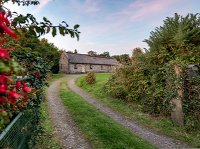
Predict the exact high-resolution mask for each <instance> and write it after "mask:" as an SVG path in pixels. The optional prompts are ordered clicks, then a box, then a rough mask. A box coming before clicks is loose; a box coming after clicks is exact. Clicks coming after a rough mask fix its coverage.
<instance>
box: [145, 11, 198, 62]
mask: <svg viewBox="0 0 200 149" xmlns="http://www.w3.org/2000/svg"><path fill="white" fill-rule="evenodd" d="M199 26H200V14H188V15H187V16H185V17H184V16H180V15H178V14H177V13H175V15H174V17H167V19H166V20H164V25H163V26H160V27H157V28H156V29H155V31H152V32H151V33H150V37H149V39H146V40H145V42H146V43H147V44H148V45H149V47H150V49H149V50H150V52H151V55H154V59H153V61H152V62H153V63H155V64H161V65H162V64H164V63H166V62H168V61H170V60H175V59H180V60H183V61H186V62H187V63H188V64H189V63H198V62H200V57H199V55H200V28H199Z"/></svg>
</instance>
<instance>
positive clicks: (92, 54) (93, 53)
mask: <svg viewBox="0 0 200 149" xmlns="http://www.w3.org/2000/svg"><path fill="white" fill-rule="evenodd" d="M88 55H90V56H97V52H95V51H92V50H91V51H88Z"/></svg>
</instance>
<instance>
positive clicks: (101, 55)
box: [99, 52, 110, 58]
mask: <svg viewBox="0 0 200 149" xmlns="http://www.w3.org/2000/svg"><path fill="white" fill-rule="evenodd" d="M99 56H100V57H106V58H110V53H109V52H103V53H101V54H99Z"/></svg>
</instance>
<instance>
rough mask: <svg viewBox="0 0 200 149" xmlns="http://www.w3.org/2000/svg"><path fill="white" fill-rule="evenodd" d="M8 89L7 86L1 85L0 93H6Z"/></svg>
mask: <svg viewBox="0 0 200 149" xmlns="http://www.w3.org/2000/svg"><path fill="white" fill-rule="evenodd" d="M6 87H7V86H6V85H4V84H1V85H0V93H6V91H7V90H6Z"/></svg>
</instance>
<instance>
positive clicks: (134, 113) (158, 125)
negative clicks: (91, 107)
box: [76, 73, 200, 147]
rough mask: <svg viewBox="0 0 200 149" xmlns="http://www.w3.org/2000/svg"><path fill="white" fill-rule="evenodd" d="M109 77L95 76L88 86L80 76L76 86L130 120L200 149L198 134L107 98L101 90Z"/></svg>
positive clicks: (138, 107) (104, 75)
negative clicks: (94, 81) (92, 82)
mask: <svg viewBox="0 0 200 149" xmlns="http://www.w3.org/2000/svg"><path fill="white" fill-rule="evenodd" d="M110 76H111V74H104V73H102V74H96V83H95V84H91V85H88V84H87V83H86V82H85V80H84V76H82V77H80V78H79V79H78V80H77V81H76V84H77V85H78V86H80V87H81V88H82V89H84V90H85V91H87V92H89V93H90V94H92V95H93V96H94V97H96V98H97V99H98V100H99V101H101V102H102V103H104V104H106V105H107V106H109V107H110V108H112V109H113V110H115V111H118V112H120V113H121V114H123V115H125V116H127V117H129V118H130V119H133V120H137V121H138V122H140V123H141V124H142V125H144V126H146V127H150V128H152V129H154V130H156V131H158V132H161V133H163V134H166V135H168V136H171V137H174V138H176V139H179V140H182V141H185V142H188V143H189V144H191V145H192V146H194V147H200V132H190V133H189V132H187V131H186V130H185V129H184V128H183V127H179V126H177V125H175V124H173V122H172V121H171V120H170V119H168V118H165V117H158V118H155V117H151V116H150V115H148V114H145V113H143V112H142V107H141V105H139V104H137V103H125V102H123V101H121V100H119V99H114V98H111V97H108V96H107V95H106V94H105V92H104V91H103V89H102V88H103V86H104V84H105V83H106V82H107V80H108V78H109V77H110Z"/></svg>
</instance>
